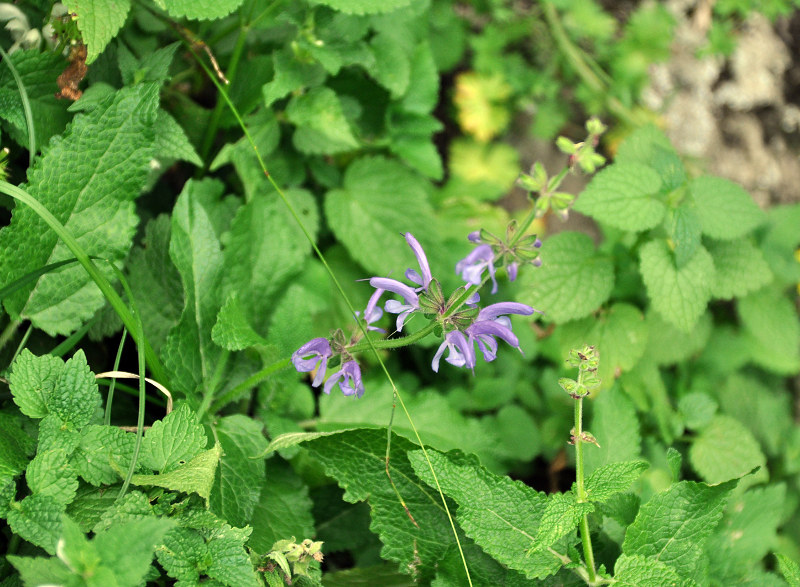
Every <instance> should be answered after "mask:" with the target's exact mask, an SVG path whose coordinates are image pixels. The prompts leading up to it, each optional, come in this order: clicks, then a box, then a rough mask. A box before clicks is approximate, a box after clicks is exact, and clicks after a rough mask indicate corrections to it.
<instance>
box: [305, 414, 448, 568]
mask: <svg viewBox="0 0 800 587" xmlns="http://www.w3.org/2000/svg"><path fill="white" fill-rule="evenodd" d="M304 446H305V447H306V450H307V451H308V453H309V454H310V455H311V456H312V457H314V459H316V460H317V461H319V462H320V463H321V464H322V465H323V467H324V468H325V471H326V473H327V474H328V475H330V476H332V477H333V478H334V479H336V480H337V482H338V483H339V485H340V486H341V487H342V488H343V489H344V490H345V494H344V500H345V501H347V502H350V503H355V502H358V501H364V500H368V501H369V505H370V509H371V517H372V523H371V526H370V528H371V530H372V531H373V532H375V533H376V534H377V535H378V537H379V538H380V539H381V541H382V542H383V545H384V546H383V549H382V551H381V556H382V557H383V558H384V559H386V560H389V561H394V562H397V563H400V564H401V565H402V566H403V567H404V568H408V567H407V566H406V565H408V564H409V563H411V562H412V561H414V567H415V576H416V577H418V578H419V579H420V580H426V578H432V577H433V574H434V572H435V565H436V562H437V561H438V560H440V558H441V557H442V556H443V555H444V553H445V552H446V551H447V549H448V547H450V546H452V545H453V544H454V539H453V534H452V529H451V528H450V524H449V523H448V521H447V517H446V516H445V514H444V511H443V509H442V506H441V502H440V501H439V497H438V494H437V493H436V492H435V491H434V490H431V489H430V488H429V487H428V486H427V485H426V484H425V483H423V482H422V481H420V480H419V479H418V478H417V476H416V475H415V474H414V471H413V470H412V468H411V465H410V464H409V462H408V460H407V458H406V453H407V452H408V451H409V450H411V449H413V448H416V446H415V445H414V444H412V443H410V442H409V441H407V440H406V439H404V438H402V437H399V436H395V437H393V438H392V445H391V454H390V460H389V470H390V471H391V474H392V479H393V480H394V483H395V485H396V487H397V491H399V493H400V495H402V496H403V499H404V500H405V502H406V504H408V508H409V511H410V513H411V515H412V516H414V518H415V519H417V520H425V523H424V524H420V525H419V527H417V526H415V525H414V524H413V523H412V522H411V520H410V519H409V517H408V515H407V514H406V512H405V510H404V509H403V507H402V506H401V505H400V504H399V503H398V501H397V494H396V493H395V491H394V490H393V489H392V486H391V485H390V484H389V480H388V478H387V476H386V470H385V465H384V463H385V458H386V432H385V430H367V429H362V430H353V431H348V432H340V433H337V434H332V435H329V436H322V437H318V438H316V439H314V440H309V441H307V442H305V443H304Z"/></svg>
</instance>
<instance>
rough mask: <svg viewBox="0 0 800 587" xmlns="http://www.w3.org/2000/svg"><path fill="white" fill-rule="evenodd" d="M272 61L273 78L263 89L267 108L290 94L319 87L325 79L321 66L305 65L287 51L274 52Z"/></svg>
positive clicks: (316, 64)
mask: <svg viewBox="0 0 800 587" xmlns="http://www.w3.org/2000/svg"><path fill="white" fill-rule="evenodd" d="M272 60H273V62H274V66H275V76H274V77H273V79H272V81H271V82H269V83H267V84H264V88H263V93H264V105H265V106H266V107H267V108H269V107H270V106H272V104H273V103H274V102H275V101H276V100H280V99H281V98H283V97H284V96H286V95H288V94H289V93H291V92H294V91H296V90H300V89H303V88H307V87H311V88H313V87H315V86H318V85H320V84H321V83H322V82H323V81H324V80H325V78H326V77H327V74H326V73H325V69H324V68H323V67H322V65H320V64H319V63H316V62H314V63H306V62H305V61H302V60H301V59H299V58H298V57H297V56H296V55H295V54H294V53H293V52H292V51H290V50H288V49H286V50H277V51H275V52H274V53H273V56H272Z"/></svg>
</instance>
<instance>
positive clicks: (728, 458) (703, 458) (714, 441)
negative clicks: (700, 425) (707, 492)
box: [689, 415, 767, 483]
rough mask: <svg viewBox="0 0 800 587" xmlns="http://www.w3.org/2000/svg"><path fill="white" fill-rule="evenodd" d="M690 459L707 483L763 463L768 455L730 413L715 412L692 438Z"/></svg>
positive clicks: (744, 471)
mask: <svg viewBox="0 0 800 587" xmlns="http://www.w3.org/2000/svg"><path fill="white" fill-rule="evenodd" d="M689 461H690V462H691V463H692V467H693V468H694V470H695V471H697V473H698V474H699V475H700V477H702V478H703V479H705V480H706V481H708V482H709V483H720V482H722V481H728V480H730V479H737V478H739V477H741V476H742V475H746V474H747V473H748V472H750V471H751V470H753V469H754V468H755V467H764V466H765V465H766V464H767V458H766V457H765V456H764V453H763V452H762V451H761V447H760V446H759V445H758V442H757V441H756V439H755V438H753V435H752V433H751V432H750V431H749V430H748V429H747V428H745V427H744V425H743V424H742V423H741V422H739V421H738V420H736V419H734V418H731V417H730V416H722V415H720V416H715V417H714V418H713V419H712V420H711V422H710V423H709V425H708V426H707V427H706V428H705V429H703V431H702V432H700V434H699V435H698V436H697V437H696V438H695V440H694V442H693V443H692V447H691V448H690V449H689Z"/></svg>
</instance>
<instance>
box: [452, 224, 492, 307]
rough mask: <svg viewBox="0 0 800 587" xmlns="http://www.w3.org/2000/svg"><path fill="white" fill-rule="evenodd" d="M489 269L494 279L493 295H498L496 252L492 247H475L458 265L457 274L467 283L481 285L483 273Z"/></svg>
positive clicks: (490, 275)
mask: <svg viewBox="0 0 800 587" xmlns="http://www.w3.org/2000/svg"><path fill="white" fill-rule="evenodd" d="M473 234H474V233H473ZM470 237H472V234H470ZM470 240H472V238H470ZM487 267H488V268H489V277H491V279H492V293H493V294H494V293H497V280H496V279H495V277H494V273H495V269H494V250H493V249H492V247H491V246H489V245H485V244H484V245H478V246H477V247H475V248H474V249H473V250H472V252H471V253H470V254H469V255H467V256H466V257H464V258H463V259H461V261H459V262H458V263H457V264H456V273H460V274H461V279H463V280H464V281H466V282H467V283H470V284H472V285H480V284H481V281H482V279H483V277H482V275H483V271H484V269H486V268H487Z"/></svg>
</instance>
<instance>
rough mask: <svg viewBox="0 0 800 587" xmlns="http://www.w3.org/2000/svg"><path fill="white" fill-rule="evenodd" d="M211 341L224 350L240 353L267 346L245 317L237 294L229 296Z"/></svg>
mask: <svg viewBox="0 0 800 587" xmlns="http://www.w3.org/2000/svg"><path fill="white" fill-rule="evenodd" d="M211 339H212V340H213V341H214V342H215V343H217V344H218V345H219V346H221V347H222V348H224V349H227V350H229V351H240V350H242V349H246V348H250V347H252V346H256V345H265V344H267V341H266V340H264V339H263V338H261V337H260V336H259V335H258V334H256V331H255V330H253V327H252V326H250V323H249V322H248V321H247V318H246V317H245V315H244V310H243V309H242V306H241V304H240V303H239V298H238V296H237V295H236V294H235V293H232V294H230V295H229V296H228V299H227V300H225V304H224V305H223V306H222V308H221V309H220V311H219V314H218V315H217V323H216V324H214V328H213V329H212V330H211Z"/></svg>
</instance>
